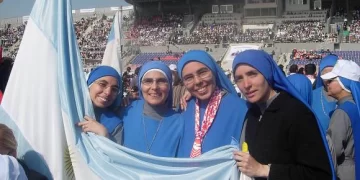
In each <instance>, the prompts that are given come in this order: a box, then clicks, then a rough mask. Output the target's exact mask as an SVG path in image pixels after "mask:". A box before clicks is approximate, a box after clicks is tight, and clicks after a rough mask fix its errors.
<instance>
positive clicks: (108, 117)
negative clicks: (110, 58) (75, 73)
mask: <svg viewBox="0 0 360 180" xmlns="http://www.w3.org/2000/svg"><path fill="white" fill-rule="evenodd" d="M105 76H111V77H114V78H115V79H116V80H117V83H118V86H119V89H120V92H119V95H118V96H117V97H116V99H115V100H114V102H113V103H112V104H111V105H110V107H109V108H116V107H118V106H120V104H121V101H122V80H121V76H120V74H119V73H118V72H117V71H116V70H115V69H114V68H112V67H110V66H98V67H96V68H95V69H94V70H93V71H91V73H90V74H89V77H88V79H87V85H88V86H89V87H90V85H91V84H92V83H94V82H95V81H96V80H98V79H100V78H102V77H105ZM99 117H100V119H98V121H99V122H100V123H101V124H102V125H104V126H105V127H106V129H107V131H108V132H109V133H112V132H113V131H114V129H115V128H116V127H117V126H118V124H120V123H121V120H120V119H119V118H118V117H117V116H116V115H115V113H113V112H112V111H110V110H108V109H105V110H104V111H103V112H102V113H101V114H99Z"/></svg>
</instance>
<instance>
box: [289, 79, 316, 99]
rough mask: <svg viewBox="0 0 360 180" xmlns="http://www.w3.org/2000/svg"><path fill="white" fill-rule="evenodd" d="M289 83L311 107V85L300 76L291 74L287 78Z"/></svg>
mask: <svg viewBox="0 0 360 180" xmlns="http://www.w3.org/2000/svg"><path fill="white" fill-rule="evenodd" d="M287 79H288V80H289V81H290V83H291V84H292V85H293V86H294V87H295V89H296V90H297V91H298V92H299V93H300V95H301V97H303V98H304V100H305V101H306V102H307V103H308V104H309V105H311V103H312V85H311V82H310V80H309V79H308V78H307V77H306V76H304V75H302V74H293V75H290V76H288V77H287Z"/></svg>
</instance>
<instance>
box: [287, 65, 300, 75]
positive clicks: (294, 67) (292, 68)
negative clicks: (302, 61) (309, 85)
mask: <svg viewBox="0 0 360 180" xmlns="http://www.w3.org/2000/svg"><path fill="white" fill-rule="evenodd" d="M297 72H298V65H296V64H293V65H291V66H290V68H289V73H290V74H289V76H291V75H293V74H296V73H297Z"/></svg>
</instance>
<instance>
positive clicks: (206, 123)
mask: <svg viewBox="0 0 360 180" xmlns="http://www.w3.org/2000/svg"><path fill="white" fill-rule="evenodd" d="M221 98H222V93H221V91H220V90H219V89H215V92H214V93H213V95H212V96H211V98H210V101H209V104H208V105H207V107H206V110H205V114H204V118H203V121H202V125H201V130H200V107H199V100H198V99H196V104H195V141H194V144H193V148H192V150H191V154H190V157H191V158H195V157H197V156H200V155H201V146H202V141H203V139H204V136H205V134H206V133H207V131H208V130H209V128H210V127H211V125H212V123H213V121H214V118H215V116H216V113H217V110H218V109H219V105H220V102H221Z"/></svg>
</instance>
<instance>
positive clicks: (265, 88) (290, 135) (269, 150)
mask: <svg viewBox="0 0 360 180" xmlns="http://www.w3.org/2000/svg"><path fill="white" fill-rule="evenodd" d="M233 73H234V80H235V83H236V84H237V85H238V87H239V89H240V90H241V92H242V93H243V94H244V95H245V97H246V99H247V101H248V104H249V105H248V106H249V111H248V113H247V120H246V122H245V124H246V127H244V128H243V132H242V137H241V138H242V140H243V141H244V142H246V143H247V145H248V149H249V153H243V152H240V151H237V152H235V153H234V158H235V159H236V161H237V165H238V167H239V169H240V171H241V172H242V173H244V174H246V175H247V176H250V177H254V178H255V179H256V180H265V179H277V180H278V179H284V180H285V179H286V180H288V179H299V180H300V179H304V180H305V179H333V180H335V179H336V174H335V172H334V166H333V161H332V158H331V154H330V151H329V147H328V145H327V141H326V138H325V133H324V131H323V130H322V128H321V127H320V123H319V122H318V120H317V118H316V116H315V114H314V113H313V112H312V110H311V107H310V105H309V104H308V103H307V102H306V101H305V100H304V98H302V97H301V95H300V93H299V92H298V91H297V90H296V89H295V87H294V86H293V85H291V83H290V82H289V81H288V80H287V79H286V77H285V75H284V74H283V73H282V72H281V70H280V69H279V68H278V66H277V65H276V63H275V61H274V60H273V59H272V58H271V56H270V55H269V54H267V53H266V52H265V51H262V50H246V51H243V52H241V53H240V54H238V55H237V56H236V57H235V59H234V62H233Z"/></svg>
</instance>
